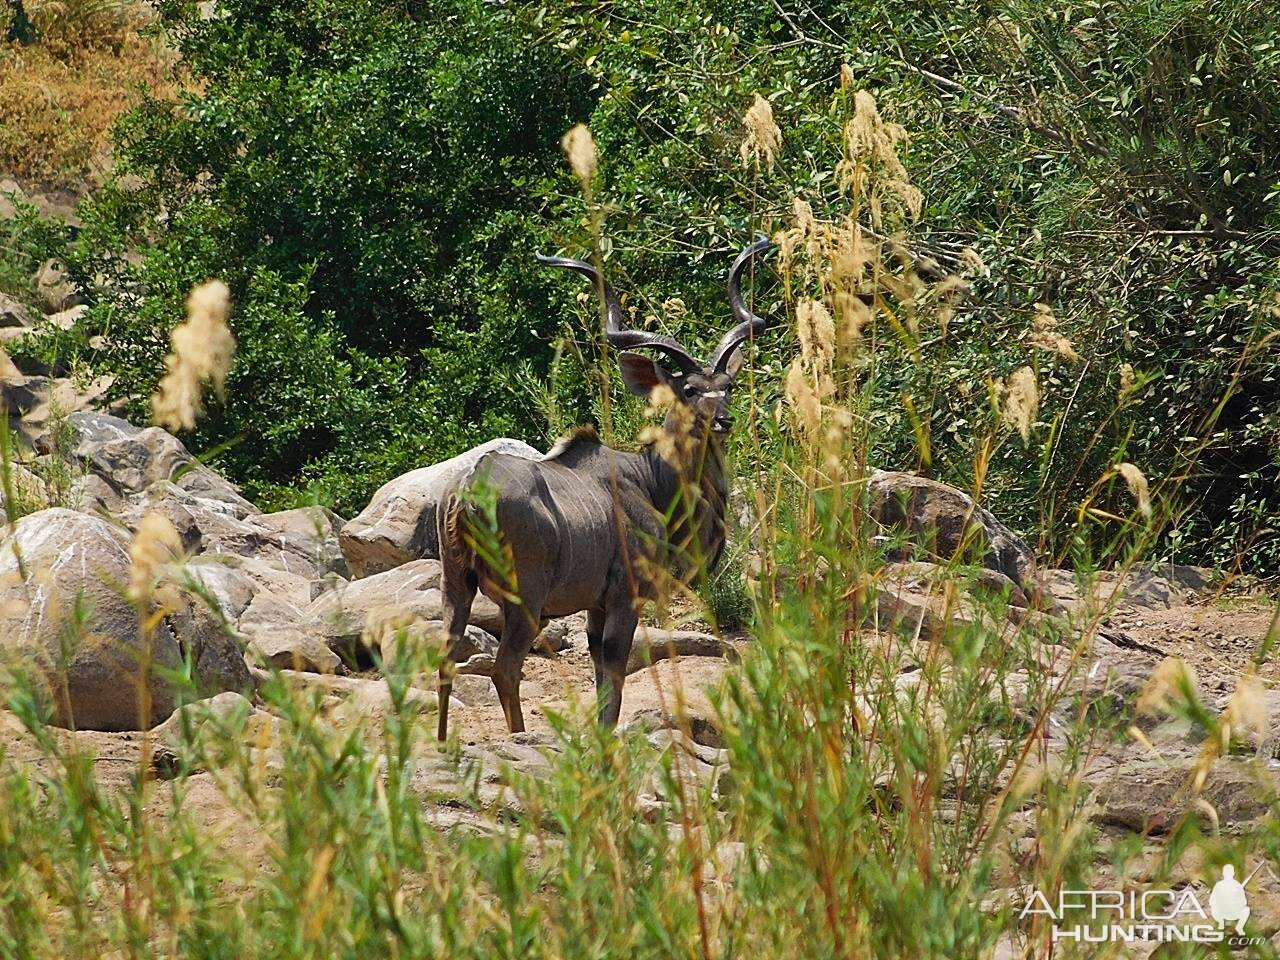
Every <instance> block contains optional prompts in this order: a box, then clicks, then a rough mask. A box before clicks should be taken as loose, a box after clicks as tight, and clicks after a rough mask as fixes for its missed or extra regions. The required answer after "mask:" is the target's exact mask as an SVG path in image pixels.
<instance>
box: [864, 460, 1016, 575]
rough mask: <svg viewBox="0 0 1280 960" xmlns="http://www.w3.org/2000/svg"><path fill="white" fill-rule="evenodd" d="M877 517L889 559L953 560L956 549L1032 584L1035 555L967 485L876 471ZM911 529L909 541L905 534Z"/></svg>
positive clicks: (872, 491)
mask: <svg viewBox="0 0 1280 960" xmlns="http://www.w3.org/2000/svg"><path fill="white" fill-rule="evenodd" d="M868 500H869V508H870V512H871V516H872V519H874V520H875V521H876V523H878V524H879V525H880V527H881V528H882V531H883V532H882V536H881V537H880V539H882V540H884V541H886V542H888V544H889V548H890V549H889V557H888V559H890V560H912V559H923V560H935V559H937V560H950V559H951V558H953V557H955V556H956V555H957V554H960V555H961V556H960V559H961V560H963V561H971V562H973V563H975V564H977V565H980V566H984V567H987V568H988V569H991V570H995V571H997V572H999V573H1002V574H1004V575H1005V576H1006V577H1008V578H1009V579H1010V580H1012V581H1013V582H1014V583H1016V584H1019V585H1021V586H1023V587H1026V588H1028V589H1031V588H1033V587H1034V584H1035V559H1034V557H1033V556H1032V554H1031V550H1030V549H1029V548H1028V547H1027V545H1026V544H1025V543H1023V542H1022V541H1021V540H1020V539H1019V538H1018V537H1017V535H1016V534H1015V533H1014V532H1013V531H1012V530H1010V529H1009V528H1008V527H1006V526H1005V525H1004V524H1003V523H1001V522H1000V521H999V520H997V519H996V518H995V516H994V515H993V514H992V513H991V511H989V510H986V509H984V508H983V507H980V506H978V505H977V504H975V503H974V502H973V498H972V497H970V496H969V495H968V494H967V493H965V492H964V491H962V490H958V489H957V488H955V487H951V486H948V485H947V484H945V483H940V482H938V481H937V480H928V479H925V478H924V477H918V476H916V475H915V474H911V473H899V472H885V471H879V470H878V471H876V472H875V474H873V475H872V477H871V481H870V483H869V484H868ZM902 534H906V535H907V536H906V542H900V541H901V540H902Z"/></svg>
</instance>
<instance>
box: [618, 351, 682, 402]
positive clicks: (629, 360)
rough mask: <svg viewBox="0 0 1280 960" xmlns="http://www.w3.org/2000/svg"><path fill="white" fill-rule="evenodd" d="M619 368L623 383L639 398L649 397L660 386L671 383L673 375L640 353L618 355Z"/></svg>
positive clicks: (626, 352)
mask: <svg viewBox="0 0 1280 960" xmlns="http://www.w3.org/2000/svg"><path fill="white" fill-rule="evenodd" d="M618 366H619V367H621V368H622V382H623V383H625V384H626V385H627V389H628V390H630V391H631V392H632V393H634V394H635V395H636V396H637V397H647V396H649V394H650V393H652V392H653V388H654V387H656V386H658V385H659V384H661V383H666V384H669V383H671V374H669V373H667V371H666V370H664V369H663V367H662V365H661V364H660V363H657V362H656V361H654V360H650V359H649V358H648V357H642V356H641V355H640V354H638V353H631V352H630V351H624V352H623V353H620V354H618Z"/></svg>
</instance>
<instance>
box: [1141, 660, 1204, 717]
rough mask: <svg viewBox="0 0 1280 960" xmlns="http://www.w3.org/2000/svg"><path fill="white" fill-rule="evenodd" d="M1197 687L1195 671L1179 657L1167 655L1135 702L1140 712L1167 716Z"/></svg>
mask: <svg viewBox="0 0 1280 960" xmlns="http://www.w3.org/2000/svg"><path fill="white" fill-rule="evenodd" d="M1195 689H1196V675H1195V671H1194V670H1192V669H1191V667H1190V665H1189V664H1188V663H1187V662H1186V661H1185V660H1182V659H1180V658H1178V657H1166V658H1165V659H1164V660H1161V661H1160V663H1159V665H1158V666H1157V667H1156V668H1155V670H1154V671H1153V672H1152V674H1151V676H1150V677H1149V678H1148V679H1147V683H1146V686H1145V687H1143V689H1142V692H1141V693H1140V694H1138V699H1137V702H1136V704H1135V706H1136V707H1137V710H1138V712H1139V713H1142V714H1146V715H1148V716H1166V715H1168V714H1170V713H1172V712H1173V708H1174V706H1175V705H1176V704H1177V703H1178V702H1180V701H1182V700H1185V698H1186V697H1187V696H1188V695H1189V694H1191V693H1193V692H1194V691H1195Z"/></svg>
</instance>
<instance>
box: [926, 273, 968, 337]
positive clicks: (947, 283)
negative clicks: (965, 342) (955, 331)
mask: <svg viewBox="0 0 1280 960" xmlns="http://www.w3.org/2000/svg"><path fill="white" fill-rule="evenodd" d="M933 290H934V296H935V297H936V298H937V307H936V308H935V310H934V319H935V320H937V321H938V331H939V333H941V334H942V336H944V337H945V336H946V335H947V327H948V326H949V325H950V323H951V318H952V317H954V316H955V315H956V306H957V305H958V304H959V303H960V300H961V298H962V297H963V296H964V295H965V294H966V293H968V292H969V285H968V284H967V283H965V282H964V279H963V278H961V277H959V276H957V275H956V274H954V273H949V274H947V275H946V276H945V277H943V278H942V279H941V280H939V281H938V282H937V284H936V285H935V286H934V288H933Z"/></svg>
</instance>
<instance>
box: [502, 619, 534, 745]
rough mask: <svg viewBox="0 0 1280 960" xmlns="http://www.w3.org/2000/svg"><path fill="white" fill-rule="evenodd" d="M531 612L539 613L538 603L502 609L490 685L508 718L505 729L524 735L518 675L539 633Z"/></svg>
mask: <svg viewBox="0 0 1280 960" xmlns="http://www.w3.org/2000/svg"><path fill="white" fill-rule="evenodd" d="M527 603H528V600H527V595H526V604H527ZM531 609H536V610H537V611H538V612H539V613H541V610H542V604H541V602H539V603H538V604H537V605H536V606H527V605H524V604H516V603H512V604H507V605H506V606H505V608H504V609H503V621H502V639H501V641H499V643H498V655H497V657H496V658H495V659H494V664H493V686H494V689H495V690H497V691H498V700H499V701H500V702H501V703H502V712H503V714H504V715H505V716H506V718H507V729H508V730H510V731H511V732H512V733H523V732H524V713H523V712H521V710H520V676H521V673H522V672H523V670H524V658H525V657H526V656H527V655H528V653H529V650H530V648H532V647H533V641H534V640H536V639H537V637H538V634H539V633H540V632H541V631H542V627H541V624H540V622H539V617H538V616H535V615H533V614H531V613H530V612H529V611H530V610H531Z"/></svg>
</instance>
